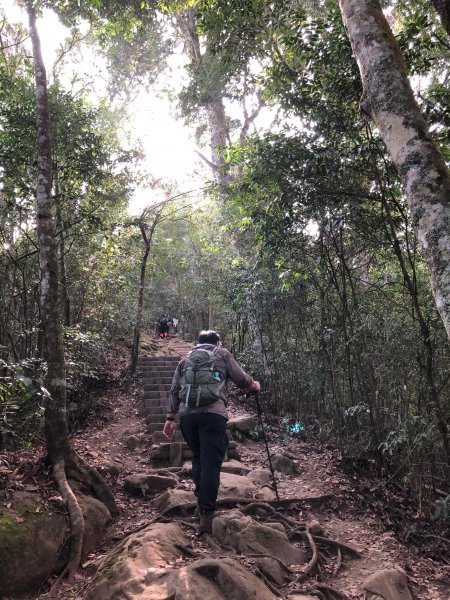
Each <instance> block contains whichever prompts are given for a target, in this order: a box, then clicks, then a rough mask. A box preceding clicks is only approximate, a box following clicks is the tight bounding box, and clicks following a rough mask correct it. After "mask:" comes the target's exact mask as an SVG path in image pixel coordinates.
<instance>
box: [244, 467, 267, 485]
mask: <svg viewBox="0 0 450 600" xmlns="http://www.w3.org/2000/svg"><path fill="white" fill-rule="evenodd" d="M247 477H248V478H249V479H250V481H253V483H255V484H256V485H265V484H266V483H268V482H269V481H271V480H272V475H271V473H270V471H269V469H255V470H254V471H250V473H248V475H247Z"/></svg>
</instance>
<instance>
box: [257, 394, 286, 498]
mask: <svg viewBox="0 0 450 600" xmlns="http://www.w3.org/2000/svg"><path fill="white" fill-rule="evenodd" d="M250 394H253V395H254V396H255V401H256V412H257V414H258V421H259V425H260V427H261V431H262V435H263V438H264V443H265V444H266V451H267V458H268V459H269V467H270V472H271V474H272V481H273V487H274V489H275V495H276V497H277V500H278V502H279V501H280V496H279V495H278V487H277V480H276V479H275V472H274V470H273V466H272V459H271V457H270V450H269V444H268V442H267V436H266V432H265V429H264V422H263V418H262V410H261V404H260V402H259V394H258V392H250Z"/></svg>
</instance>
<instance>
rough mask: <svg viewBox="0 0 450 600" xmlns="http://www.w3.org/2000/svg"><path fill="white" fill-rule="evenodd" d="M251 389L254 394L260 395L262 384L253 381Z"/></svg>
mask: <svg viewBox="0 0 450 600" xmlns="http://www.w3.org/2000/svg"><path fill="white" fill-rule="evenodd" d="M250 389H251V391H252V392H256V393H257V394H259V392H260V391H261V384H260V383H259V381H255V380H253V382H252V385H251V387H250Z"/></svg>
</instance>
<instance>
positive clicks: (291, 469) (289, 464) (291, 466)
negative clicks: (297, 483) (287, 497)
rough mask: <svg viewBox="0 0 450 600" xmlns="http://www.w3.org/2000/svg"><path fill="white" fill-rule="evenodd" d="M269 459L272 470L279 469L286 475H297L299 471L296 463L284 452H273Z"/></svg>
mask: <svg viewBox="0 0 450 600" xmlns="http://www.w3.org/2000/svg"><path fill="white" fill-rule="evenodd" d="M271 459H272V466H273V469H274V471H280V473H285V474H286V475H298V473H299V472H300V469H299V468H298V465H297V464H296V463H295V462H294V461H293V460H292V459H291V458H289V457H288V456H285V455H284V454H274V455H273V456H271Z"/></svg>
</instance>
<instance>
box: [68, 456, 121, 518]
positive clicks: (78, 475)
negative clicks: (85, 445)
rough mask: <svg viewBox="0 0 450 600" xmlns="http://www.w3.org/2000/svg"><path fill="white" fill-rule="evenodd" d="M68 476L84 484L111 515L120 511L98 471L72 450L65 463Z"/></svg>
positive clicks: (115, 514)
mask: <svg viewBox="0 0 450 600" xmlns="http://www.w3.org/2000/svg"><path fill="white" fill-rule="evenodd" d="M67 475H68V477H70V478H72V479H74V480H75V481H79V482H80V483H82V484H84V485H86V486H87V487H88V488H89V489H90V490H91V491H92V492H93V494H94V496H95V497H96V498H98V499H99V500H100V501H101V502H103V504H105V505H106V507H107V508H108V510H109V512H110V513H111V516H113V517H114V516H117V515H118V514H119V513H120V510H119V507H118V506H117V504H116V501H115V499H114V496H113V493H112V491H111V488H110V487H109V485H108V484H107V483H106V481H105V480H104V479H103V477H102V476H101V475H100V473H98V471H97V470H96V469H94V468H92V467H91V466H89V465H88V464H87V463H86V462H84V460H83V459H82V458H81V457H80V456H78V454H76V453H75V452H72V453H71V455H70V457H69V460H68V464H67Z"/></svg>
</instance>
